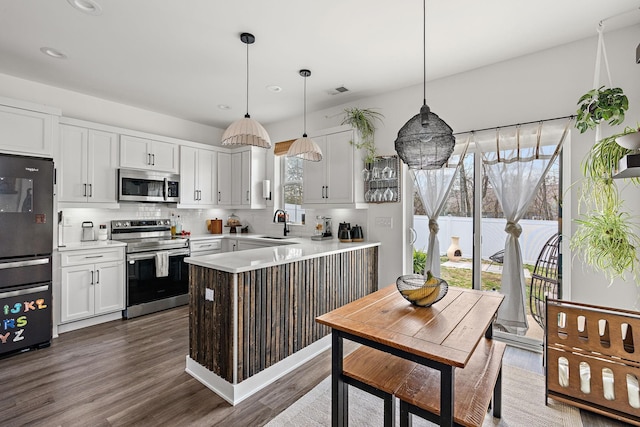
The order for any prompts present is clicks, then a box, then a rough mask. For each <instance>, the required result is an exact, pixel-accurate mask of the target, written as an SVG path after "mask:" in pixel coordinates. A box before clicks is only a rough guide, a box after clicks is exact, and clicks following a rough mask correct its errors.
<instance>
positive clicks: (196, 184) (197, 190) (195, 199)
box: [178, 145, 218, 208]
mask: <svg viewBox="0 0 640 427" xmlns="http://www.w3.org/2000/svg"><path fill="white" fill-rule="evenodd" d="M217 160H218V156H217V153H216V152H215V151H212V150H204V149H198V148H193V147H187V146H184V145H183V146H182V147H180V205H179V206H178V207H181V208H182V207H200V208H201V207H205V206H215V205H216V204H217V203H218V193H217V187H218V185H217V182H218V174H217V171H216V169H217V166H218V164H217Z"/></svg>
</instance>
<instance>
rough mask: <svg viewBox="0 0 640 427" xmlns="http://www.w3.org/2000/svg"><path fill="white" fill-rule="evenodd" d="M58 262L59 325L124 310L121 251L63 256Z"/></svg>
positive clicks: (94, 250)
mask: <svg viewBox="0 0 640 427" xmlns="http://www.w3.org/2000/svg"><path fill="white" fill-rule="evenodd" d="M61 256H62V260H61V269H60V271H61V275H62V277H61V301H60V321H61V323H65V322H73V321H76V320H82V319H86V318H90V317H93V316H99V315H101V314H107V313H113V312H117V311H120V310H122V309H124V304H125V276H124V249H123V248H110V249H106V250H96V249H91V250H86V251H83V250H80V251H72V252H64V253H63V254H62V255H61Z"/></svg>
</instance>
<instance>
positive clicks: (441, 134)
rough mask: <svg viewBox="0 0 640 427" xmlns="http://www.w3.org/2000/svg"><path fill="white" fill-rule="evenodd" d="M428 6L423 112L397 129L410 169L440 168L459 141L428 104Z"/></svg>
mask: <svg viewBox="0 0 640 427" xmlns="http://www.w3.org/2000/svg"><path fill="white" fill-rule="evenodd" d="M426 11H427V6H426V0H423V17H422V18H423V34H422V36H423V70H422V73H423V74H422V79H423V90H424V99H423V102H422V107H421V108H420V113H418V114H416V115H415V116H413V117H412V118H411V119H410V120H409V121H408V122H407V123H405V125H404V126H402V128H400V130H399V131H398V138H397V139H396V142H395V148H396V152H397V153H398V156H399V157H400V158H401V159H402V161H403V162H405V163H406V164H407V166H409V168H410V169H438V168H441V167H442V165H444V164H445V163H446V162H447V160H449V157H450V156H451V153H453V147H454V146H455V144H456V139H455V137H454V136H453V130H452V129H451V128H450V127H449V125H447V124H446V123H445V122H444V120H442V119H441V118H440V117H438V115H437V114H435V113H432V112H431V109H430V108H429V106H428V105H427V59H426V58H427V54H426V34H427V30H426V28H427V13H426Z"/></svg>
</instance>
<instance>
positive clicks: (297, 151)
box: [287, 70, 322, 162]
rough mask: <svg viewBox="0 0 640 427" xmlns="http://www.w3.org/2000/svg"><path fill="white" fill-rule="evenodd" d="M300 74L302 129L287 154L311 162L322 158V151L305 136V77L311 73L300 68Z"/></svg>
mask: <svg viewBox="0 0 640 427" xmlns="http://www.w3.org/2000/svg"><path fill="white" fill-rule="evenodd" d="M300 75H301V76H302V77H304V114H303V117H304V131H303V133H302V138H298V139H296V140H295V141H294V142H293V144H291V147H289V151H287V156H289V157H299V158H301V159H303V160H309V161H311V162H319V161H320V160H322V151H321V150H320V147H318V144H316V143H315V142H314V141H313V139H311V138H309V137H307V77H309V76H310V75H311V71H309V70H300Z"/></svg>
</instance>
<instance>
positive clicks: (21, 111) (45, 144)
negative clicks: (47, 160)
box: [0, 97, 60, 157]
mask: <svg viewBox="0 0 640 427" xmlns="http://www.w3.org/2000/svg"><path fill="white" fill-rule="evenodd" d="M39 107H41V108H39ZM32 108H33V109H32ZM36 110H38V111H36ZM59 116H60V111H59V110H57V109H53V108H48V107H45V106H37V105H34V104H33V105H32V104H30V103H26V102H21V101H14V100H10V99H8V98H2V97H0V152H5V153H9V154H22V155H30V156H39V157H53V144H54V141H55V138H56V132H57V125H58V118H59Z"/></svg>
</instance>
